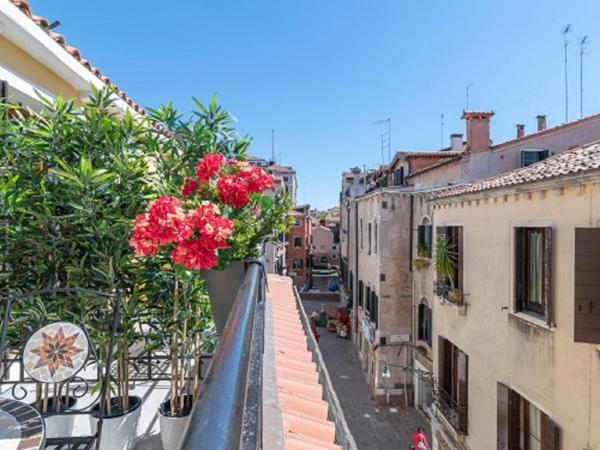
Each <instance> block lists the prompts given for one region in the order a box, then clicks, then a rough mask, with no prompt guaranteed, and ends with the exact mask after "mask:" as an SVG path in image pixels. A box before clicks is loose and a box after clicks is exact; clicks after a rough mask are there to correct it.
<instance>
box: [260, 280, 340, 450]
mask: <svg viewBox="0 0 600 450" xmlns="http://www.w3.org/2000/svg"><path fill="white" fill-rule="evenodd" d="M268 297H269V300H270V302H271V304H272V309H271V311H272V316H273V317H272V322H273V331H272V333H273V336H267V337H266V339H271V341H272V342H273V343H274V351H275V377H276V380H277V391H278V394H277V396H278V402H279V408H280V410H281V417H282V426H283V438H284V443H283V444H284V445H283V447H284V449H285V450H317V449H319V450H323V449H325V450H327V449H331V450H339V449H341V447H339V446H338V445H336V444H335V425H334V424H333V423H332V422H331V421H329V420H328V419H327V417H328V412H329V405H328V404H327V402H325V401H324V400H323V388H322V386H321V385H320V384H319V374H318V372H317V366H316V364H315V363H314V362H313V360H312V354H311V352H310V351H309V350H308V345H307V337H306V334H305V332H304V328H303V327H302V322H301V319H300V314H299V311H298V309H297V306H296V299H295V296H294V291H293V288H292V281H291V279H290V278H288V277H281V276H276V275H269V293H268Z"/></svg>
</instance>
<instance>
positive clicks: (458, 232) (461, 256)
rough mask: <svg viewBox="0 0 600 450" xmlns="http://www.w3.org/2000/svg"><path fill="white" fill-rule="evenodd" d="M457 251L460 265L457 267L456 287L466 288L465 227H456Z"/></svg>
mask: <svg viewBox="0 0 600 450" xmlns="http://www.w3.org/2000/svg"><path fill="white" fill-rule="evenodd" d="M456 251H457V252H458V267H457V272H458V273H457V280H456V281H457V283H456V288H457V289H459V290H461V291H462V290H463V289H464V283H463V259H464V250H463V227H456Z"/></svg>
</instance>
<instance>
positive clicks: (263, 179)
mask: <svg viewBox="0 0 600 450" xmlns="http://www.w3.org/2000/svg"><path fill="white" fill-rule="evenodd" d="M228 165H230V166H234V167H237V168H238V170H237V172H236V173H235V174H234V175H226V176H223V177H221V178H219V179H218V180H217V190H218V191H219V200H221V201H222V202H223V203H227V204H228V205H230V206H233V207H235V208H242V207H244V206H245V205H246V204H247V203H248V202H249V201H250V197H249V194H253V193H255V192H262V191H264V190H265V189H268V188H270V187H271V186H273V177H272V176H271V175H269V174H268V173H267V172H265V171H264V170H262V169H261V168H259V167H253V166H251V165H250V164H248V163H247V162H238V161H230V162H229V163H228Z"/></svg>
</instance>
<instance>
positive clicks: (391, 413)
mask: <svg viewBox="0 0 600 450" xmlns="http://www.w3.org/2000/svg"><path fill="white" fill-rule="evenodd" d="M302 303H303V304H304V309H305V310H306V314H309V315H310V313H311V312H313V311H315V310H317V309H318V308H319V306H320V304H321V302H319V301H312V300H305V301H303V302H302ZM324 303H325V306H326V307H327V306H328V305H332V304H333V303H332V302H324ZM319 332H320V333H321V341H320V343H319V347H320V349H321V353H322V354H323V359H324V360H325V365H326V366H327V370H328V371H329V374H330V376H331V381H332V383H333V387H334V389H335V391H336V393H337V396H338V398H339V400H340V404H341V407H342V409H343V410H344V416H345V417H346V421H347V422H348V426H349V427H350V431H351V432H352V435H353V436H354V439H355V441H356V445H357V446H358V450H408V449H409V448H410V447H409V446H410V444H411V436H412V434H413V433H414V432H415V430H416V429H417V427H418V426H421V427H423V429H424V430H425V431H426V434H427V439H428V441H429V444H430V445H431V432H430V427H429V423H428V421H427V420H426V419H425V418H424V416H423V415H422V414H421V413H420V412H419V411H417V410H416V409H415V408H413V407H409V408H403V407H389V406H384V405H382V406H377V405H376V404H375V402H373V401H372V400H371V396H370V394H369V388H368V386H367V382H366V379H365V377H364V375H363V371H362V368H361V365H360V362H359V359H358V354H357V353H356V350H355V349H354V348H353V346H352V341H351V339H340V338H338V337H336V335H335V333H329V332H328V331H327V330H326V329H324V328H319Z"/></svg>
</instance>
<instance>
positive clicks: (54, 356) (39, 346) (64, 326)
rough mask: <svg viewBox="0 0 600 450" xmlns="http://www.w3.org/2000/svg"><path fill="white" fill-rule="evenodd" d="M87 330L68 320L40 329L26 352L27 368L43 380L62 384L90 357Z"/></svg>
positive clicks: (32, 375)
mask: <svg viewBox="0 0 600 450" xmlns="http://www.w3.org/2000/svg"><path fill="white" fill-rule="evenodd" d="M88 351H89V346H88V340H87V338H86V335H85V333H84V332H83V330H82V329H81V328H80V327H78V326H77V325H73V324H72V323H68V322H55V323H51V324H49V325H46V326H45V327H43V328H40V329H39V330H38V331H36V332H35V333H34V334H33V335H32V336H31V337H30V338H29V341H27V344H26V345H25V351H24V352H23V362H24V365H25V370H26V371H27V373H28V374H29V376H30V377H31V378H33V379H34V380H36V381H41V382H43V383H61V382H63V381H65V380H68V379H69V378H71V377H72V376H74V375H75V374H76V373H77V372H78V371H79V370H80V369H81V368H82V367H83V365H84V364H85V361H86V359H87V357H88Z"/></svg>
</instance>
